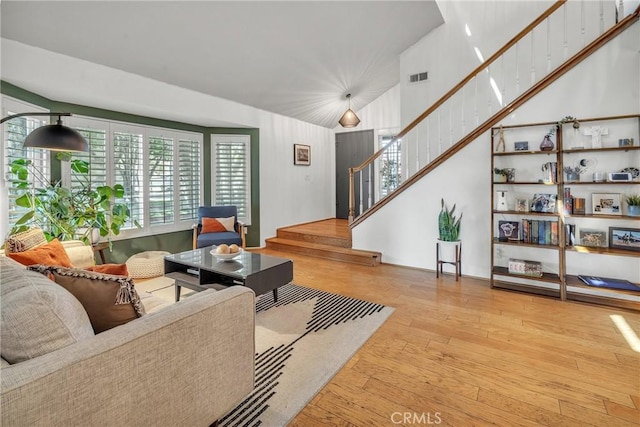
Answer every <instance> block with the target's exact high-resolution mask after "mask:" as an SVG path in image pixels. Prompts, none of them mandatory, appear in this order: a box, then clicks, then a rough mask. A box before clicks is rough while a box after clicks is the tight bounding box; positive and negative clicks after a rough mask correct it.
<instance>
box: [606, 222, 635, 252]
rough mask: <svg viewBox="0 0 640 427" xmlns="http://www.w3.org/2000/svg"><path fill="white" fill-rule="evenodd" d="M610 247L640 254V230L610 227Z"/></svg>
mask: <svg viewBox="0 0 640 427" xmlns="http://www.w3.org/2000/svg"><path fill="white" fill-rule="evenodd" d="M609 247H611V248H613V249H624V250H629V251H638V252H640V228H628V227H609Z"/></svg>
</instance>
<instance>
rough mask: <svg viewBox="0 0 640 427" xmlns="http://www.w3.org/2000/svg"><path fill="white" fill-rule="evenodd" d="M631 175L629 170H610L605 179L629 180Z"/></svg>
mask: <svg viewBox="0 0 640 427" xmlns="http://www.w3.org/2000/svg"><path fill="white" fill-rule="evenodd" d="M632 179H633V178H632V176H631V173H630V172H611V173H610V174H609V178H607V181H609V182H631V180H632Z"/></svg>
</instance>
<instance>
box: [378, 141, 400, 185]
mask: <svg viewBox="0 0 640 427" xmlns="http://www.w3.org/2000/svg"><path fill="white" fill-rule="evenodd" d="M393 138H395V137H394V136H381V137H380V148H382V147H385V146H386V145H387V144H389V143H390V142H391V141H392V140H393ZM401 183H402V151H401V145H400V140H398V141H396V142H394V143H393V145H391V146H390V147H389V148H388V149H387V150H385V151H384V153H382V156H380V197H384V196H386V195H387V194H389V193H392V192H393V191H394V190H395V189H396V188H398V186H399V185H400V184H401Z"/></svg>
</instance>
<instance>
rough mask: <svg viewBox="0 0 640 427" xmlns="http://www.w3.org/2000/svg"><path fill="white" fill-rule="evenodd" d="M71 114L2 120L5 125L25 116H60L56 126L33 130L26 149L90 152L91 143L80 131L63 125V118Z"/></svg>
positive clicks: (27, 138)
mask: <svg viewBox="0 0 640 427" xmlns="http://www.w3.org/2000/svg"><path fill="white" fill-rule="evenodd" d="M70 115H71V114H69V113H39V112H38V113H20V114H14V115H11V116H8V117H5V118H4V119H2V120H0V123H4V122H6V121H7V120H11V119H13V118H16V117H23V116H58V120H57V123H56V124H55V125H45V126H40V127H38V128H36V129H34V130H33V132H31V133H30V134H29V135H27V137H26V138H25V140H24V147H31V148H43V149H45V150H54V151H89V143H88V142H87V140H86V139H84V137H83V136H82V135H80V133H79V132H78V131H76V130H75V129H71V128H70V127H67V126H63V125H62V118H61V117H62V116H70Z"/></svg>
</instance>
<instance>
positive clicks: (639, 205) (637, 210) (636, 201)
mask: <svg viewBox="0 0 640 427" xmlns="http://www.w3.org/2000/svg"><path fill="white" fill-rule="evenodd" d="M626 201H627V215H629V216H640V194H630V195H628V196H627V197H626Z"/></svg>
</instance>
